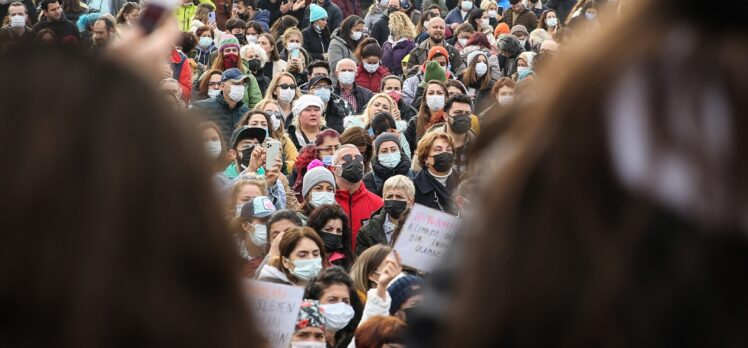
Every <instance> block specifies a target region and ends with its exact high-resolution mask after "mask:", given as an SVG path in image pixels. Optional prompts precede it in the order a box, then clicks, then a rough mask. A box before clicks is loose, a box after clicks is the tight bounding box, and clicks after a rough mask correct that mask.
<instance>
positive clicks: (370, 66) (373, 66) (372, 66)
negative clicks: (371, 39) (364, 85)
mask: <svg viewBox="0 0 748 348" xmlns="http://www.w3.org/2000/svg"><path fill="white" fill-rule="evenodd" d="M377 69H379V63H374V64H369V63H364V70H366V71H368V72H369V74H373V73H374V72H376V71H377Z"/></svg>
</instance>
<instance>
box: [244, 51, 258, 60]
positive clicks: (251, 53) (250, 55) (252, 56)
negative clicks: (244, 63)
mask: <svg viewBox="0 0 748 348" xmlns="http://www.w3.org/2000/svg"><path fill="white" fill-rule="evenodd" d="M245 54H246V55H247V57H246V58H247V60H252V59H260V55H259V54H257V52H255V51H253V50H246V51H245Z"/></svg>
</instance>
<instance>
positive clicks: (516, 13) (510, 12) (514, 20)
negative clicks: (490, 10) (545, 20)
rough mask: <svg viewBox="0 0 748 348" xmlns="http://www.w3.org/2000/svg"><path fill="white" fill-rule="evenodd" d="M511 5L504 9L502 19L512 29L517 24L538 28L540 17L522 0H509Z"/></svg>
mask: <svg viewBox="0 0 748 348" xmlns="http://www.w3.org/2000/svg"><path fill="white" fill-rule="evenodd" d="M509 3H510V4H511V7H509V8H508V9H505V10H504V14H503V15H502V17H503V18H502V19H501V21H502V22H504V23H506V24H507V25H508V26H509V29H512V28H513V27H514V26H515V25H523V26H524V27H525V28H537V27H538V17H537V16H536V15H535V12H533V11H531V10H530V9H528V8H527V7H525V4H524V2H523V1H522V0H509Z"/></svg>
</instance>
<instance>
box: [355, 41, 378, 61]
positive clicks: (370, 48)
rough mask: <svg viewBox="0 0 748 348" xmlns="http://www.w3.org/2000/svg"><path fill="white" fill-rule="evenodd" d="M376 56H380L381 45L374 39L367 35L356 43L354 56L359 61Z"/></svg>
mask: <svg viewBox="0 0 748 348" xmlns="http://www.w3.org/2000/svg"><path fill="white" fill-rule="evenodd" d="M371 56H377V57H380V58H381V57H382V47H381V46H379V43H378V42H377V40H376V39H374V38H372V37H367V38H365V39H363V40H362V41H361V43H359V44H358V48H357V49H356V57H357V58H358V60H359V61H362V60H363V59H364V58H366V57H371Z"/></svg>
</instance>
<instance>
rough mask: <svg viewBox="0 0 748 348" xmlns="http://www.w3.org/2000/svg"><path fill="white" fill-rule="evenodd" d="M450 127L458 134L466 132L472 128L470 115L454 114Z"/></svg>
mask: <svg viewBox="0 0 748 348" xmlns="http://www.w3.org/2000/svg"><path fill="white" fill-rule="evenodd" d="M449 128H451V129H452V131H453V132H455V133H457V134H465V133H467V131H468V130H470V115H457V116H452V124H450V125H449Z"/></svg>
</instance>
